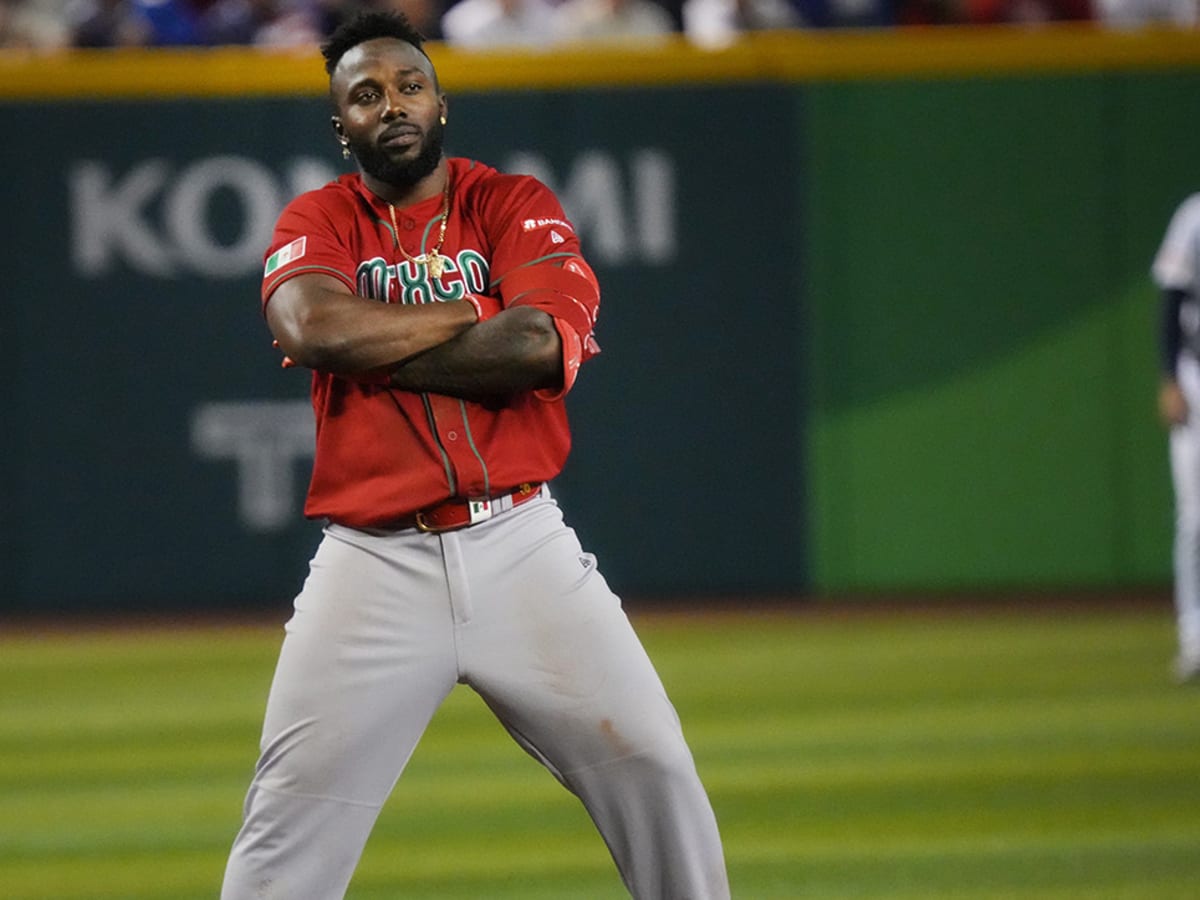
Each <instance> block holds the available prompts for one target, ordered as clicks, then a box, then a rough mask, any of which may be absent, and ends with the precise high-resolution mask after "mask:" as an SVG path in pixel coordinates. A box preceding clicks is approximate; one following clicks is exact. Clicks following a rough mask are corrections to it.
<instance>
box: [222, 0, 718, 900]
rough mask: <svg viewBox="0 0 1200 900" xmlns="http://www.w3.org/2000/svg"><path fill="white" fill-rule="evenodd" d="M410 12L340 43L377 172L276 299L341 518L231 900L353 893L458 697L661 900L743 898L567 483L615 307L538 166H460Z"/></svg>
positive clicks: (338, 76)
mask: <svg viewBox="0 0 1200 900" xmlns="http://www.w3.org/2000/svg"><path fill="white" fill-rule="evenodd" d="M421 44H422V38H421V36H420V35H419V34H418V33H417V32H415V31H414V30H413V29H412V27H411V26H410V24H409V23H408V22H407V20H406V19H404V18H403V17H402V16H398V15H393V14H387V13H379V12H374V13H367V14H364V15H361V16H360V17H358V18H355V19H352V20H349V21H348V22H347V23H345V24H344V25H343V26H341V27H340V28H339V29H338V30H337V31H336V32H334V34H333V35H332V36H331V37H330V39H329V41H328V43H327V44H326V45H325V46H324V47H323V48H322V52H323V54H324V56H325V60H326V69H327V71H328V72H329V75H330V91H331V97H332V100H333V103H334V107H335V110H336V114H335V115H334V117H333V128H334V132H335V133H336V135H337V138H338V140H339V141H340V143H341V144H342V146H343V148H344V150H345V155H346V156H347V158H349V157H350V156H353V157H355V158H356V160H357V165H358V169H359V172H358V173H356V174H353V175H344V176H342V177H341V178H339V179H337V180H336V181H334V182H332V183H330V184H328V185H326V186H325V187H324V188H321V189H320V190H317V191H313V192H310V193H307V194H304V195H302V196H300V197H298V198H297V199H296V200H294V201H293V202H292V203H291V204H290V205H289V206H288V207H287V208H286V209H285V210H284V212H283V213H282V215H281V216H280V218H279V221H278V224H277V226H276V230H275V235H274V238H273V241H272V244H271V246H270V248H269V250H268V253H267V258H266V266H265V274H264V278H263V285H262V302H263V308H264V311H265V316H266V320H267V323H268V325H269V326H270V329H271V331H272V333H273V335H274V337H275V339H276V341H277V343H278V345H279V346H280V348H281V349H282V351H283V352H284V353H285V354H286V358H285V365H286V364H289V363H291V362H292V361H294V364H296V365H298V366H303V367H307V368H309V369H311V370H312V403H313V410H314V412H315V415H316V424H317V431H316V433H317V438H316V457H315V460H314V464H313V473H312V481H311V484H310V487H309V492H308V496H307V499H306V504H305V512H306V514H307V515H308V516H310V517H319V518H322V519H324V520H326V521H327V523H328V524H327V525H326V527H325V530H324V532H323V537H322V540H321V542H320V545H319V546H318V548H317V551H316V554H315V556H314V557H313V559H312V562H311V565H310V570H309V574H308V577H307V579H306V580H305V582H304V585H303V588H302V590H301V591H300V594H299V595H298V596H297V598H296V601H295V609H294V614H293V615H292V617H291V619H290V620H289V622H288V623H287V627H286V634H285V637H284V640H283V645H282V648H281V650H280V655H279V660H278V664H277V668H276V672H275V677H274V681H273V683H272V686H271V691H270V696H269V698H268V701H267V709H266V715H265V721H264V725H263V735H262V745H261V755H260V757H259V760H258V766H257V770H256V772H255V775H254V779H253V782H252V784H251V786H250V789H249V792H248V795H247V798H246V805H245V813H244V820H243V824H242V827H241V830H240V831H239V833H238V835H237V838H236V840H235V842H234V845H233V849H232V852H231V854H230V857H229V861H228V865H227V868H226V872H225V880H224V887H223V891H222V897H223V898H224V900H251V898H255V900H264V898H279V900H332V898H338V897H342V896H343V895H344V893H345V891H346V889H347V885H348V884H349V882H350V879H351V876H352V874H353V872H354V869H355V866H356V864H357V862H358V859H359V856H360V854H361V852H362V849H363V846H364V844H365V842H366V840H367V837H368V834H369V832H370V831H371V828H372V826H373V824H374V822H375V819H376V816H377V814H378V812H379V809H380V807H381V806H382V804H383V802H384V800H385V798H386V797H387V796H388V793H389V792H390V791H391V789H392V787H393V785H394V784H395V782H396V780H397V778H398V777H399V776H400V773H401V771H402V770H403V769H404V766H405V764H406V763H407V761H408V759H409V758H410V756H411V754H412V752H413V750H414V748H415V746H416V744H417V741H418V740H419V739H420V737H421V734H422V733H423V732H424V730H425V728H426V726H427V724H428V723H429V721H430V718H431V717H432V716H433V714H434V712H435V711H436V710H437V708H438V706H439V705H440V704H441V703H442V701H443V700H444V699H445V698H446V696H447V695H448V694H449V693H450V691H451V689H452V688H453V687H454V686H455V685H456V684H460V683H461V684H466V685H469V686H470V687H471V688H472V689H473V690H475V691H476V692H477V693H478V694H479V695H480V696H481V697H482V698H483V700H484V702H486V703H487V705H488V706H489V707H490V709H491V710H492V711H493V712H494V713H495V715H496V716H497V717H498V718H499V719H500V721H501V722H502V723H503V724H504V726H505V727H506V728H507V730H508V731H509V733H510V734H511V735H512V736H513V738H514V739H515V740H516V741H517V743H518V744H520V745H521V746H522V747H523V748H524V749H525V750H527V751H528V752H529V753H530V754H531V755H533V757H534V758H535V759H537V760H538V761H539V762H541V763H542V764H543V765H544V766H546V768H548V769H549V770H550V771H551V772H552V773H553V775H554V776H555V777H556V778H557V779H558V780H559V781H560V782H561V783H562V784H563V785H564V786H565V787H566V788H567V789H568V790H570V791H571V792H572V793H574V794H575V795H576V796H578V797H579V799H580V800H581V801H582V802H583V804H584V806H585V807H586V809H587V811H588V813H589V814H590V815H591V818H592V820H593V822H594V823H595V825H596V827H597V829H598V830H599V832H600V834H601V835H602V836H603V838H604V841H605V842H606V843H607V845H608V848H609V850H610V851H611V854H612V857H613V859H614V860H615V862H616V865H617V868H618V870H619V872H620V876H621V878H622V879H623V880H624V882H625V885H626V886H627V888H628V890H629V891H630V893H631V894H632V896H634V897H637V898H644V900H650V898H656V900H660V898H684V897H687V898H690V900H709V898H727V897H728V896H729V886H728V880H727V877H726V873H725V865H724V861H723V855H722V849H721V843H720V837H719V834H718V830H717V823H716V820H715V817H714V815H713V811H712V808H711V806H710V804H709V801H708V797H707V795H706V793H705V791H704V788H703V786H702V785H701V782H700V779H699V777H698V775H697V773H696V769H695V765H694V763H693V760H692V756H691V753H690V751H689V750H688V747H687V745H686V743H685V742H684V737H683V734H682V731H681V728H680V724H679V720H678V717H677V716H676V714H675V710H674V709H673V708H672V706H671V703H670V702H669V700H668V699H667V695H666V693H665V692H664V690H663V685H662V683H661V682H660V680H659V678H658V676H657V674H656V673H655V670H654V668H653V666H652V665H651V663H650V660H649V659H648V657H647V656H646V653H645V651H644V650H643V648H642V646H641V644H640V642H639V640H638V638H637V636H636V635H635V633H634V632H633V630H632V628H631V627H630V624H629V621H628V620H627V618H626V616H625V615H624V613H623V611H622V609H621V605H620V601H619V600H618V598H617V597H616V596H615V595H614V594H613V593H612V591H611V590H610V589H609V587H608V585H607V584H606V583H605V581H604V578H603V577H602V576H601V575H600V573H599V572H598V571H597V567H596V560H595V558H594V557H593V556H591V555H590V554H588V553H586V552H584V551H583V549H582V548H581V547H580V544H579V541H578V540H577V539H576V536H575V533H574V532H573V531H572V530H571V529H570V528H568V527H567V526H566V525H564V523H563V518H562V514H561V513H560V511H559V508H558V505H557V504H556V502H555V500H554V499H553V498H552V496H551V494H550V491H549V489H548V488H547V482H549V481H550V480H551V479H552V478H554V476H555V475H557V474H558V472H559V470H560V469H561V467H562V465H563V462H564V460H565V458H566V456H567V451H568V447H569V444H570V434H569V432H568V428H567V419H566V415H565V410H564V406H563V398H564V395H565V394H566V393H567V392H568V391H569V390H570V388H571V386H572V384H573V382H574V381H575V378H576V374H577V371H578V369H579V366H580V364H581V363H582V362H584V361H586V360H587V359H588V358H589V357H591V356H593V355H594V354H595V353H597V352H598V349H599V348H598V347H597V345H596V342H595V339H594V337H593V327H594V325H595V322H596V312H597V309H598V307H599V301H600V295H599V289H598V286H597V283H596V278H595V276H594V275H593V273H592V270H591V269H590V268H589V266H588V264H587V262H585V260H584V259H583V257H582V256H581V254H580V244H579V239H578V238H577V236H576V234H575V231H574V229H573V227H572V226H571V223H570V222H569V221H568V220H567V218H566V216H565V215H564V213H563V211H562V208H561V207H560V205H559V203H558V201H557V200H556V199H555V197H554V196H553V194H551V193H550V191H549V190H548V189H547V188H546V187H545V186H543V185H542V184H540V183H539V182H538V181H536V180H534V179H533V178H530V177H526V176H511V175H502V174H500V173H499V172H497V171H496V170H495V169H492V168H490V167H488V166H486V165H483V164H481V163H478V162H474V161H471V160H467V159H458V158H455V159H446V158H445V157H444V156H443V154H442V136H443V129H444V126H445V124H446V116H447V103H446V98H445V96H444V95H443V93H442V92H441V89H440V87H439V85H438V79H437V75H436V73H435V71H434V68H433V65H432V63H431V62H430V60H429V58H428V57H427V56H426V55H425V52H424V51H423V50H422V48H421Z"/></svg>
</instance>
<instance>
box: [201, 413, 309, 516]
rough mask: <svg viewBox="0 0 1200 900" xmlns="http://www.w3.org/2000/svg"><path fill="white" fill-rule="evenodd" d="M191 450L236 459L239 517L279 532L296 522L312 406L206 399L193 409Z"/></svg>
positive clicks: (206, 455) (204, 456) (212, 457)
mask: <svg viewBox="0 0 1200 900" xmlns="http://www.w3.org/2000/svg"><path fill="white" fill-rule="evenodd" d="M191 440H192V450H193V451H194V452H195V453H196V454H197V455H199V456H200V457H201V458H203V459H213V460H232V461H233V462H235V463H236V464H237V512H238V519H239V521H241V523H242V524H243V525H244V526H245V527H246V529H247V530H249V531H258V532H269V531H279V530H280V529H283V528H286V527H288V526H289V525H293V524H295V522H296V517H297V516H298V515H299V502H298V498H297V496H296V490H295V477H296V472H295V468H294V463H296V462H298V461H300V460H303V459H311V458H312V455H313V444H314V440H315V437H314V426H313V412H312V406H311V405H310V404H309V402H308V401H307V400H282V401H269V400H243V401H231V402H228V403H206V404H204V405H202V406H200V407H198V408H196V410H194V412H193V413H192V428H191Z"/></svg>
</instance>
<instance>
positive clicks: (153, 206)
mask: <svg viewBox="0 0 1200 900" xmlns="http://www.w3.org/2000/svg"><path fill="white" fill-rule="evenodd" d="M337 174H338V173H337V171H336V170H335V169H333V168H332V167H331V166H329V165H328V164H327V163H324V162H322V161H321V160H319V159H313V158H307V157H301V158H298V159H295V160H292V161H291V162H290V163H289V164H288V165H287V166H286V167H285V168H284V170H283V171H282V172H281V173H276V172H273V171H271V170H270V169H269V168H267V167H266V166H264V165H263V164H262V163H260V162H257V161H256V160H253V159H249V158H247V157H243V156H211V157H206V158H204V159H200V160H197V161H196V162H194V163H192V164H191V165H188V166H185V167H183V168H182V169H179V170H178V171H173V170H172V168H171V165H170V163H168V162H167V161H166V160H163V159H147V160H143V161H142V162H140V163H138V164H136V165H134V166H133V167H132V168H131V169H129V170H128V171H125V172H114V171H113V169H112V167H111V166H109V165H108V164H106V163H103V162H99V161H96V160H82V161H80V162H78V163H76V164H75V165H74V166H72V168H71V169H70V171H69V172H68V174H67V182H68V188H69V196H70V201H69V202H70V207H71V208H70V221H71V242H70V246H71V255H72V261H73V263H74V266H75V268H76V270H77V271H78V272H79V273H80V274H82V275H85V276H87V277H90V278H100V277H103V276H104V275H107V274H109V273H110V272H111V271H112V270H113V269H114V268H115V267H116V266H117V265H118V263H120V264H124V265H125V266H128V267H129V268H130V269H133V270H134V271H136V272H139V273H141V274H143V275H151V276H156V277H159V278H183V277H187V276H189V275H196V274H198V275H203V276H205V277H208V278H242V277H244V276H246V275H249V274H252V273H254V272H256V271H258V270H259V269H261V267H262V255H263V251H265V250H266V248H267V244H268V243H270V240H271V232H272V230H273V229H274V227H275V219H276V217H277V216H278V215H279V211H280V210H281V209H282V208H283V204H284V203H286V202H287V201H288V200H289V199H291V198H292V197H294V196H295V195H296V194H298V193H300V192H301V191H306V190H311V189H313V188H316V187H320V186H321V185H323V184H325V183H326V182H328V181H330V180H331V179H333V178H335V177H337ZM218 191H227V192H229V193H230V194H231V195H232V196H233V197H235V198H236V200H237V205H238V209H239V210H240V215H239V221H238V222H237V223H236V226H237V227H236V229H235V237H234V239H233V240H232V241H224V242H223V241H221V240H218V238H217V236H216V235H214V234H213V232H212V226H211V222H210V221H209V207H210V205H211V203H212V200H213V197H214V195H215V194H216V193H217V192H218Z"/></svg>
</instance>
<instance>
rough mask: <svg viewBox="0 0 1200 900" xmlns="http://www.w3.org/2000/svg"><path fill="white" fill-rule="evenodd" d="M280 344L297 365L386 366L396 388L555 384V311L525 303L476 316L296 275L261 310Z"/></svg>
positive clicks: (492, 391) (487, 394)
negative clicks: (368, 296) (381, 298)
mask: <svg viewBox="0 0 1200 900" xmlns="http://www.w3.org/2000/svg"><path fill="white" fill-rule="evenodd" d="M266 316H267V325H268V326H269V327H270V329H271V333H272V334H273V335H274V336H275V340H276V341H277V342H278V343H279V347H280V349H281V350H283V352H284V353H285V354H287V356H288V357H289V358H291V359H292V360H294V361H295V362H296V363H297V364H298V365H302V366H306V367H308V368H311V369H319V370H321V371H326V372H333V373H336V374H339V375H346V376H348V377H351V378H353V377H355V376H359V377H363V376H372V375H379V374H380V373H386V374H387V375H388V380H389V382H390V384H391V385H392V386H393V387H396V388H400V389H402V390H407V391H428V392H431V393H438V394H447V395H449V396H452V397H461V398H463V399H466V400H477V401H487V400H496V399H501V398H504V397H508V396H511V395H513V394H517V393H521V392H524V391H532V390H539V389H544V388H549V389H554V388H556V387H558V386H560V385H561V384H562V380H563V371H562V347H561V339H560V337H559V334H558V331H557V329H556V328H555V326H554V321H553V319H552V318H551V317H550V316H549V315H548V314H546V313H545V312H543V311H541V310H538V309H534V308H532V307H515V308H512V309H507V310H502V311H501V312H499V313H497V314H496V315H494V316H491V317H489V318H487V319H485V320H483V321H480V320H479V318H478V314H477V310H476V308H475V306H474V305H473V304H471V303H469V302H466V301H452V302H449V303H427V304H421V305H416V306H409V305H401V304H388V303H379V302H377V301H374V300H365V299H363V298H362V297H358V296H355V295H354V294H352V293H350V292H349V291H348V290H347V289H346V286H345V285H344V284H342V283H341V282H340V281H338V280H337V279H336V278H332V277H330V276H327V275H316V274H306V275H297V276H296V277H295V278H291V279H289V280H288V281H285V282H284V283H283V284H281V285H280V286H279V287H278V288H277V289H276V290H275V292H274V293H273V294H272V295H271V298H270V301H269V302H268V303H267V308H266Z"/></svg>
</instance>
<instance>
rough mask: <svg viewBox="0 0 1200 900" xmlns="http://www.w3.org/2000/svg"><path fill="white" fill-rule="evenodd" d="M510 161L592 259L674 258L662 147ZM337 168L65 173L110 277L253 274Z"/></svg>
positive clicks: (74, 221) (670, 177)
mask: <svg viewBox="0 0 1200 900" xmlns="http://www.w3.org/2000/svg"><path fill="white" fill-rule="evenodd" d="M505 168H506V170H507V171H510V172H524V173H527V174H530V175H534V176H536V177H537V178H539V179H540V180H542V181H543V182H545V183H546V184H547V185H548V186H549V187H550V188H551V190H554V191H555V193H557V194H558V196H559V199H560V200H561V201H562V204H563V207H564V209H565V210H566V212H567V214H568V215H569V216H570V217H571V219H572V220H573V221H574V223H575V225H576V227H577V228H578V229H579V234H580V238H581V240H582V241H583V244H584V253H585V254H586V255H587V256H588V258H589V259H590V260H592V261H593V262H595V263H599V264H605V265H623V264H640V265H665V264H668V263H670V262H672V261H674V260H675V258H676V256H677V253H678V240H677V225H676V223H677V210H676V197H675V164H674V161H673V160H672V159H671V157H670V156H669V155H668V154H667V153H665V152H664V151H662V150H657V149H653V148H643V149H639V150H635V151H633V152H632V153H630V154H629V156H628V158H624V157H618V156H617V155H615V154H613V153H609V152H606V151H600V150H588V151H585V152H582V153H580V154H579V155H578V156H577V157H575V159H574V160H572V162H571V163H570V165H569V166H568V167H567V170H566V172H565V173H558V172H556V171H555V170H554V169H553V168H552V167H551V166H550V164H549V163H548V162H547V161H546V160H545V158H544V157H542V156H539V155H537V154H533V153H516V154H514V155H513V156H512V157H510V158H509V159H508V161H507V165H506V167H505ZM337 174H338V172H337V170H336V169H334V168H333V167H331V166H330V165H329V164H328V163H326V162H324V161H323V160H321V159H318V158H314V157H298V158H296V159H294V160H291V161H290V162H289V163H288V164H287V165H285V166H284V167H283V168H282V169H281V170H278V171H276V170H272V169H271V168H269V167H268V166H266V165H264V164H263V163H261V162H258V161H257V160H254V159H251V158H248V157H243V156H235V155H222V156H210V157H205V158H202V159H199V160H196V161H195V162H192V163H190V164H188V165H186V166H183V167H181V168H176V167H173V166H172V164H171V163H170V162H169V161H168V160H165V159H158V158H154V159H146V160H142V161H141V162H138V163H135V164H134V165H133V166H132V167H130V168H128V169H125V170H121V171H118V170H116V169H115V168H114V167H113V166H111V165H110V164H108V163H106V162H102V161H99V160H81V161H79V162H77V163H75V164H74V165H73V166H72V167H71V168H70V170H69V171H68V173H67V182H68V195H69V198H70V199H69V202H70V222H71V235H70V247H71V257H72V263H73V265H74V267H75V269H76V271H78V272H79V273H80V274H82V275H84V276H85V277H88V278H103V277H105V276H107V275H109V274H111V273H112V272H113V271H114V270H116V269H118V267H120V266H124V267H127V268H129V269H131V270H133V271H135V272H138V273H140V274H142V275H148V276H151V277H155V278H164V279H169V278H186V277H190V276H194V275H200V276H203V277H205V278H211V279H225V278H243V277H246V276H248V275H252V274H254V273H256V272H257V271H258V270H259V269H260V267H261V265H262V254H263V251H264V250H266V248H267V245H268V243H269V242H270V240H271V232H272V230H273V228H274V225H275V219H276V217H277V216H278V215H279V211H280V210H281V209H282V208H283V204H284V203H286V202H287V201H288V200H289V199H290V198H292V197H294V196H296V195H297V194H299V193H301V192H303V191H306V190H312V189H314V188H317V187H320V186H321V185H323V184H325V183H327V182H328V181H330V180H332V179H333V178H335V177H337ZM218 193H225V194H228V195H229V196H231V197H233V198H234V199H235V200H236V209H237V213H236V217H237V220H236V221H235V222H232V223H231V226H232V227H227V228H224V229H222V230H223V231H224V232H227V234H226V235H225V236H224V237H223V238H222V237H218V235H216V234H214V232H213V227H212V222H211V221H210V219H211V216H210V214H209V213H210V209H211V206H212V204H213V201H214V197H215V196H216V195H217V194H218ZM230 234H232V237H230V236H229V235H230Z"/></svg>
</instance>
